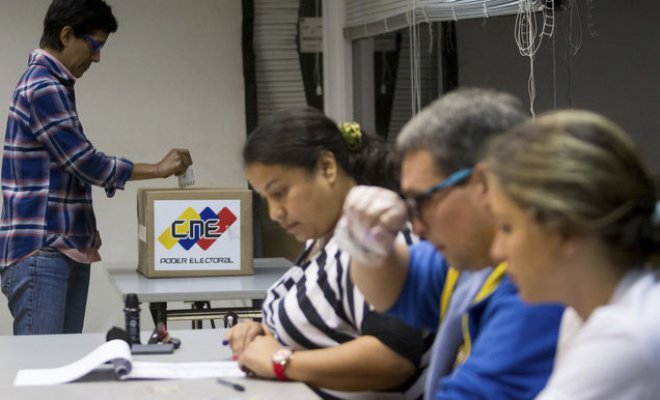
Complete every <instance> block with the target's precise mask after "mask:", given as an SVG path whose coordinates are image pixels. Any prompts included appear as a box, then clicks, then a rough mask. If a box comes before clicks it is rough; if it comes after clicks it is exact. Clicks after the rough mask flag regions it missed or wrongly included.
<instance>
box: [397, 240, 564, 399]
mask: <svg viewBox="0 0 660 400" xmlns="http://www.w3.org/2000/svg"><path fill="white" fill-rule="evenodd" d="M498 270H499V271H502V269H500V268H499V267H498V268H497V269H495V270H493V269H491V270H490V271H491V273H490V274H486V275H487V276H486V275H484V274H481V278H484V279H482V280H481V282H482V283H483V285H484V286H487V285H489V284H492V285H493V287H492V289H491V290H490V292H489V293H488V294H487V295H486V297H484V298H480V299H479V300H477V301H470V302H468V304H469V305H468V306H467V309H466V310H464V313H463V315H462V316H461V317H462V318H461V323H459V324H455V325H456V327H455V328H452V329H458V330H461V329H463V332H461V333H456V332H454V334H453V335H452V334H450V335H443V336H440V335H439V336H438V339H436V340H439V339H444V338H446V337H452V336H453V337H456V336H459V335H460V337H461V339H462V340H459V341H458V343H456V341H454V342H452V341H451V340H449V341H448V342H447V343H437V344H436V346H435V350H436V352H437V354H434V355H433V358H434V359H435V358H439V357H442V356H443V355H444V354H443V353H444V352H449V353H450V354H451V355H452V356H453V355H454V354H458V357H457V361H456V362H457V364H456V367H455V368H453V371H448V372H447V374H443V376H431V375H429V376H428V377H427V379H431V380H434V385H433V387H432V393H428V391H427V393H425V398H426V399H443V400H450V399H490V400H497V399H507V400H516V399H520V400H523V399H525V400H526V399H531V398H534V397H535V396H536V394H537V393H538V392H539V391H540V390H541V389H542V388H543V387H544V386H545V384H546V382H547V380H548V377H549V376H550V373H551V371H552V367H553V363H554V356H555V350H556V346H557V337H558V332H559V325H560V321H561V316H562V313H563V308H562V307H560V306H555V305H541V306H530V305H527V304H524V303H523V302H522V300H521V299H520V297H519V296H518V293H517V289H516V287H515V286H514V285H513V283H512V282H511V280H510V279H509V278H508V277H506V275H502V276H501V278H499V280H492V279H491V278H493V277H494V275H493V274H496V273H497V271H498ZM449 271H450V268H449V265H448V263H447V261H446V259H445V258H444V257H443V255H442V254H441V253H439V252H438V251H437V250H436V249H435V248H434V247H433V246H432V245H431V244H430V243H428V242H420V243H419V244H417V245H415V246H413V247H411V249H410V268H409V273H408V279H407V281H406V284H405V286H404V289H403V291H402V293H401V296H400V297H399V299H398V301H397V303H396V304H395V305H394V306H393V307H392V308H391V309H390V310H389V311H388V313H389V314H391V315H394V316H397V317H399V318H401V319H403V320H404V321H405V322H407V323H408V324H410V325H412V326H414V327H419V328H426V329H434V330H437V329H438V324H439V322H440V317H441V316H440V314H441V312H440V309H441V298H442V296H443V291H444V290H447V289H446V288H445V284H446V283H447V282H448V276H449V275H450V272H449ZM473 281H474V279H472V280H458V282H457V284H456V285H457V287H456V288H455V289H453V293H454V294H456V293H460V292H461V291H460V290H459V289H460V286H461V285H462V284H464V282H465V284H469V283H473ZM482 292H483V291H482ZM456 300H457V299H454V298H451V300H450V301H451V302H454V301H456ZM458 300H461V299H458ZM443 323H444V322H443ZM456 346H460V348H458V349H457V348H456ZM433 361H434V360H433ZM433 361H432V364H433ZM433 372H434V369H433V366H432V367H431V370H430V371H429V374H433Z"/></svg>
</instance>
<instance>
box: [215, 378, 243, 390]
mask: <svg viewBox="0 0 660 400" xmlns="http://www.w3.org/2000/svg"><path fill="white" fill-rule="evenodd" d="M216 382H218V383H219V384H221V385H225V386H229V387H230V388H233V389H234V390H238V391H239V392H245V386H243V385H239V384H238V383H234V382H229V381H228V380H226V379H224V378H217V379H216Z"/></svg>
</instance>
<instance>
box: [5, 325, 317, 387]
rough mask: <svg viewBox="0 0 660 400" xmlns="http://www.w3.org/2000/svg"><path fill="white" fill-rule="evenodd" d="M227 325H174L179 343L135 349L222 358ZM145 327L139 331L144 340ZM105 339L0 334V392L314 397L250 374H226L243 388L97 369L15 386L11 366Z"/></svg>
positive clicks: (39, 363) (47, 361) (63, 360)
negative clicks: (62, 380)
mask: <svg viewBox="0 0 660 400" xmlns="http://www.w3.org/2000/svg"><path fill="white" fill-rule="evenodd" d="M225 333H226V331H224V330H217V329H207V330H195V331H192V330H188V331H173V332H171V334H172V336H174V337H178V338H180V339H181V341H182V344H181V348H180V349H178V350H176V351H175V352H174V353H173V354H165V355H141V356H138V355H134V356H133V359H135V360H142V361H162V362H190V361H224V360H229V359H230V357H231V353H230V350H229V348H228V347H223V346H222V344H221V341H222V338H223V337H224V335H225ZM147 337H148V332H146V331H145V332H142V339H143V340H142V341H143V342H146V339H147ZM104 341H105V334H102V333H86V334H75V335H73V334H72V335H35V336H0V354H1V356H0V397H1V398H2V399H8V400H9V399H11V400H43V399H53V400H90V399H96V400H106V399H107V400H152V399H153V400H155V399H158V400H164V399H165V400H220V399H228V400H229V399H254V400H257V399H259V400H266V399H269V400H270V399H272V400H280V399H281V400H297V399H301V400H302V399H305V400H307V399H318V398H319V397H318V396H317V395H316V394H315V393H314V392H313V391H312V390H311V389H309V388H308V387H307V386H306V385H304V384H302V383H292V382H276V381H269V380H262V379H253V378H232V379H228V380H231V381H233V382H236V383H240V384H241V385H243V386H244V387H245V389H246V390H245V392H239V391H236V390H234V389H232V388H229V387H226V386H223V385H220V384H218V383H216V382H215V380H214V379H192V380H163V381H156V380H153V381H152V380H134V381H131V380H129V381H117V380H115V379H114V378H113V376H112V373H111V371H110V370H108V369H107V368H106V369H103V370H96V371H93V372H92V373H90V374H89V375H87V376H86V377H84V378H81V379H80V380H78V381H75V382H72V383H67V384H63V385H55V386H28V387H14V386H13V381H14V377H15V376H16V372H17V371H18V370H19V369H25V368H53V367H60V366H63V365H66V364H69V363H71V362H73V361H76V360H78V359H80V358H82V357H83V356H85V355H86V354H88V353H89V352H90V351H91V350H92V349H94V348H96V347H98V346H100V345H101V344H102V343H103V342H104Z"/></svg>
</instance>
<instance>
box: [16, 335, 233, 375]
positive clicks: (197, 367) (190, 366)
mask: <svg viewBox="0 0 660 400" xmlns="http://www.w3.org/2000/svg"><path fill="white" fill-rule="evenodd" d="M105 363H111V364H112V366H113V368H114V373H115V377H116V378H117V379H119V380H126V379H198V378H217V377H225V378H238V377H244V376H245V373H244V372H243V371H241V370H240V368H239V367H238V363H237V362H235V361H209V362H181V363H177V362H169V363H163V362H148V361H133V360H132V357H131V348H130V347H129V345H128V343H126V342H125V341H123V340H118V339H117V340H111V341H109V342H106V343H104V344H102V345H101V346H99V347H97V348H96V349H94V350H93V351H92V352H91V353H89V354H88V355H86V356H85V357H83V358H81V359H80V360H78V361H75V362H73V363H71V364H69V365H65V366H63V367H58V368H45V369H22V370H20V371H18V373H17V374H16V378H15V379H14V386H45V385H57V384H60V383H67V382H71V381H74V380H76V379H78V378H81V377H83V376H85V375H86V374H88V373H89V372H91V371H93V370H94V369H96V368H98V367H99V366H101V365H103V364H105Z"/></svg>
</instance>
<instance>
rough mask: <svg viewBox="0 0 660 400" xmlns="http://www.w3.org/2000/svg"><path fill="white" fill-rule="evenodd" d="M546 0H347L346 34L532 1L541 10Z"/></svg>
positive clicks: (512, 8) (502, 10) (496, 11)
mask: <svg viewBox="0 0 660 400" xmlns="http://www.w3.org/2000/svg"><path fill="white" fill-rule="evenodd" d="M543 1H544V0H346V26H345V27H344V36H346V38H348V39H351V40H353V39H359V38H364V37H370V36H375V35H379V34H382V33H385V32H391V31H396V30H399V29H402V28H406V27H409V26H412V25H416V24H418V23H421V22H438V21H451V20H461V19H471V18H488V17H494V16H500V15H511V14H517V13H518V11H519V10H520V5H521V4H523V3H531V4H532V6H533V8H534V9H537V10H541V9H542V7H543Z"/></svg>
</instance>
